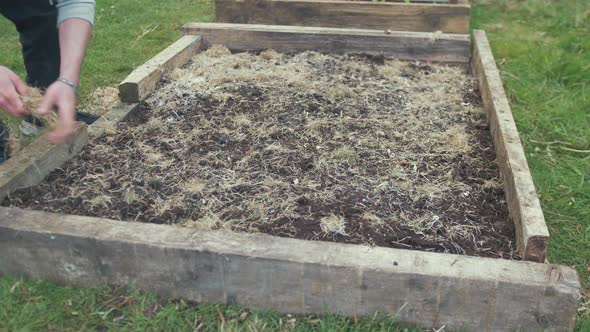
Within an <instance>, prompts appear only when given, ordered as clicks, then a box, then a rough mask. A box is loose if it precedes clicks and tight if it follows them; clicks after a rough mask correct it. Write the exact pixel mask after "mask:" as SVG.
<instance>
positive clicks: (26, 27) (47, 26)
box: [0, 0, 60, 88]
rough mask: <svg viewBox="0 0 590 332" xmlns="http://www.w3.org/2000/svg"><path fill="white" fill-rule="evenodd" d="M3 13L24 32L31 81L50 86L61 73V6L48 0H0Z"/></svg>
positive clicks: (21, 37) (23, 39)
mask: <svg viewBox="0 0 590 332" xmlns="http://www.w3.org/2000/svg"><path fill="white" fill-rule="evenodd" d="M0 13H1V14H2V15H4V16H5V17H6V18H8V19H9V20H11V21H12V22H13V23H14V25H15V26H16V29H17V31H18V32H19V34H20V42H21V45H22V52H23V60H24V63H25V67H26V69H27V83H28V84H29V85H31V86H36V87H39V88H47V87H48V86H49V85H50V84H51V83H53V82H55V80H56V79H57V77H58V76H59V65H60V55H59V34H58V29H57V9H56V8H55V6H52V5H50V4H49V1H47V0H19V1H0Z"/></svg>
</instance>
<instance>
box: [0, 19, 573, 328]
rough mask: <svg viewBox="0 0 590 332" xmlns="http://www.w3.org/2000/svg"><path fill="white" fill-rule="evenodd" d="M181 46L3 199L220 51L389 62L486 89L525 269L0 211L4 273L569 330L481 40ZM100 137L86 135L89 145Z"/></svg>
mask: <svg viewBox="0 0 590 332" xmlns="http://www.w3.org/2000/svg"><path fill="white" fill-rule="evenodd" d="M184 32H185V34H186V35H185V36H184V37H182V38H181V39H180V40H179V41H177V42H176V43H174V44H172V45H171V46H170V47H169V48H167V49H165V50H164V51H162V52H161V53H160V54H158V55H157V56H156V57H154V58H153V59H152V60H150V61H148V62H147V63H146V64H145V65H143V66H141V67H139V68H137V69H136V70H135V71H134V72H133V73H131V74H130V75H129V77H128V78H127V79H125V80H124V81H123V82H122V83H121V85H120V96H121V99H122V102H121V104H120V105H119V106H117V107H116V108H115V109H113V110H112V111H111V112H109V113H108V114H107V115H105V116H104V117H103V118H102V119H101V120H99V121H98V122H97V123H95V124H93V125H92V126H90V127H89V128H88V129H86V128H85V126H84V125H80V127H79V130H78V134H77V135H76V137H75V139H74V140H73V142H72V143H70V144H67V145H60V146H53V145H50V144H48V143H46V142H45V140H44V138H43V137H41V138H39V139H38V140H36V141H35V142H33V143H32V144H31V145H30V146H28V147H27V148H26V149H25V150H24V151H23V152H22V155H20V156H17V157H15V158H13V159H12V160H9V162H7V163H5V164H3V165H1V166H0V197H1V198H4V197H5V196H6V195H8V194H9V193H10V192H12V191H13V190H15V189H17V188H20V187H26V186H31V185H34V184H36V183H38V182H40V181H42V180H43V178H44V177H45V176H46V175H47V174H48V173H49V172H50V171H51V170H52V169H55V168H56V167H59V166H60V165H61V164H62V163H64V162H65V161H67V160H69V159H70V158H73V157H74V155H75V154H76V152H77V151H79V150H80V149H81V148H82V147H83V146H84V144H86V142H87V141H88V137H89V136H90V138H92V137H93V136H96V135H100V134H101V133H102V132H103V131H104V130H105V128H107V127H108V126H112V125H114V124H116V122H117V121H120V120H122V119H124V118H125V116H126V115H127V114H128V113H129V112H130V111H131V110H133V109H134V108H135V107H136V105H137V103H138V102H139V101H140V100H142V99H144V98H145V97H146V96H147V95H149V94H150V93H151V92H152V91H153V90H154V89H155V88H156V85H157V83H158V81H159V80H160V79H161V78H162V76H163V75H165V73H166V72H168V71H170V70H172V69H173V68H175V67H178V66H181V65H182V64H184V63H186V62H187V61H188V60H189V59H190V57H191V56H193V55H195V54H196V53H198V52H200V51H201V50H203V49H205V48H207V47H209V46H210V45H211V44H223V45H225V46H227V47H228V48H229V49H231V50H232V51H259V50H263V49H267V48H272V49H275V50H277V51H282V52H294V51H304V50H316V51H320V52H330V53H366V54H383V55H386V56H392V57H399V58H401V59H407V60H416V61H437V62H445V63H451V64H453V65H461V66H465V68H466V69H469V70H471V71H472V72H473V74H474V76H475V77H476V78H477V81H478V83H479V87H480V90H481V94H482V99H483V105H484V108H485V110H486V113H487V116H488V121H489V125H490V130H491V134H492V137H493V142H494V147H495V150H496V153H497V160H498V163H499V165H500V172H501V176H502V179H503V181H504V188H505V191H506V197H507V201H508V202H509V211H510V215H511V218H512V220H513V222H514V223H515V226H516V230H517V241H518V250H519V253H520V254H521V255H522V257H523V261H509V260H502V259H491V258H480V257H468V256H461V255H451V254H440V253H428V252H419V251H412V250H399V249H390V248H379V247H377V248H370V247H367V246H362V245H348V244H339V243H326V242H316V241H305V240H296V239H285V238H278V237H273V236H269V235H252V234H241V233H239V234H238V233H227V232H223V231H199V230H194V229H186V228H181V227H175V226H166V225H151V224H143V223H135V222H121V221H115V220H108V219H103V218H90V217H81V216H72V215H65V214H53V213H46V212H39V211H29V210H23V209H18V208H6V207H2V208H0V258H1V259H0V274H1V273H11V274H23V275H29V276H39V277H44V278H48V279H51V280H55V281H58V282H63V283H73V284H79V285H85V286H91V285H98V284H103V283H108V284H114V285H128V284H130V283H134V284H135V285H137V286H139V287H141V288H144V289H147V290H153V291H156V292H158V293H159V294H161V295H163V296H170V297H177V298H184V299H187V300H192V301H205V302H215V303H239V304H242V305H246V306H250V307H252V308H272V309H275V310H279V311H283V312H290V313H323V312H334V313H339V314H345V315H351V316H352V315H373V314H375V312H381V313H386V314H391V315H396V316H397V317H398V319H399V320H400V321H401V322H404V323H412V324H419V325H422V326H426V327H431V328H440V327H441V326H442V325H446V326H447V327H448V328H457V329H461V328H463V329H467V330H477V331H480V330H481V331H496V330H516V329H524V330H540V329H545V330H548V331H553V330H560V331H561V330H571V329H573V326H574V322H575V318H576V312H577V303H578V300H579V296H580V283H579V280H578V277H577V274H576V272H575V270H573V269H571V268H569V267H565V266H558V265H553V264H547V263H544V261H545V257H546V250H547V241H548V239H549V233H548V230H547V226H546V225H545V220H544V217H543V213H542V210H541V207H540V204H539V200H538V198H537V195H536V192H535V188H534V185H533V181H532V178H531V175H530V172H529V169H528V166H527V161H526V158H525V155H524V151H523V148H522V145H521V142H520V139H519V136H518V132H517V129H516V126H515V123H514V120H513V118H512V113H511V110H510V106H509V104H508V100H507V98H506V94H505V92H504V89H503V86H502V81H501V78H500V74H499V72H498V69H497V68H496V64H495V61H494V58H493V55H492V52H491V49H490V45H489V43H488V40H487V37H486V34H485V32H484V31H475V32H474V34H473V39H472V43H470V39H469V37H468V36H464V35H454V34H444V33H442V34H441V33H424V32H422V33H418V32H385V31H375V30H359V29H336V28H314V27H287V26H264V25H240V24H217V23H189V24H186V25H185V26H184ZM88 133H90V135H88Z"/></svg>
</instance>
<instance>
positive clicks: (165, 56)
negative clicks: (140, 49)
mask: <svg viewBox="0 0 590 332" xmlns="http://www.w3.org/2000/svg"><path fill="white" fill-rule="evenodd" d="M200 47H201V37H200V36H190V35H186V36H183V37H181V38H180V39H178V40H177V41H176V42H174V43H173V44H172V45H170V46H168V47H167V48H165V49H164V50H163V51H162V52H160V53H158V54H157V55H156V56H154V57H153V58H151V59H150V60H148V61H147V62H146V63H144V64H143V65H141V66H140V67H138V68H137V69H135V70H134V71H133V72H131V74H129V76H127V78H125V79H124V80H123V81H122V82H121V83H120V84H119V98H120V99H121V101H123V102H127V103H137V102H139V101H140V100H143V99H144V98H145V97H147V96H148V95H149V94H150V93H151V92H152V91H153V90H154V89H155V88H156V84H157V83H158V82H159V81H160V79H161V78H162V76H163V75H164V74H165V73H166V72H168V71H170V70H172V69H174V68H176V67H179V66H181V65H183V64H185V63H186V62H187V61H188V60H189V59H190V58H191V57H192V56H193V55H194V54H195V53H196V52H197V51H198V50H199V48H200Z"/></svg>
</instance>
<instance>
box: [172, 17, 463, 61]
mask: <svg viewBox="0 0 590 332" xmlns="http://www.w3.org/2000/svg"><path fill="white" fill-rule="evenodd" d="M183 29H184V32H185V33H186V34H191V35H202V36H203V38H204V43H205V44H206V45H210V44H223V45H225V46H226V47H228V48H229V49H231V50H235V51H260V50H264V49H274V50H276V51H279V52H299V51H306V50H314V51H318V52H329V53H364V54H375V55H379V54H383V55H386V56H392V57H396V58H399V59H404V60H426V61H436V62H448V63H468V62H469V59H470V49H469V36H468V35H457V34H445V33H429V32H406V31H393V32H386V31H377V30H363V29H337V28H317V27H296V26H281V25H259V24H227V23H188V24H186V25H185V26H184V28H183Z"/></svg>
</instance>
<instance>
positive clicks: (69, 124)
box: [38, 81, 76, 144]
mask: <svg viewBox="0 0 590 332" xmlns="http://www.w3.org/2000/svg"><path fill="white" fill-rule="evenodd" d="M54 106H56V107H57V111H58V115H59V120H58V122H57V127H56V128H55V129H54V130H53V131H51V132H50V133H49V134H48V137H47V138H48V139H49V140H50V141H51V142H52V143H54V144H59V143H63V142H64V141H65V140H67V139H68V138H69V137H70V136H72V134H73V133H74V130H75V129H76V109H75V107H76V93H75V92H74V90H73V89H72V88H71V87H70V86H68V85H67V84H65V83H63V82H60V81H56V82H54V83H53V84H51V85H50V86H49V88H47V90H46V91H45V96H43V101H42V102H41V105H39V110H38V114H39V116H43V115H47V114H49V112H51V110H52V109H53V107H54Z"/></svg>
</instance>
